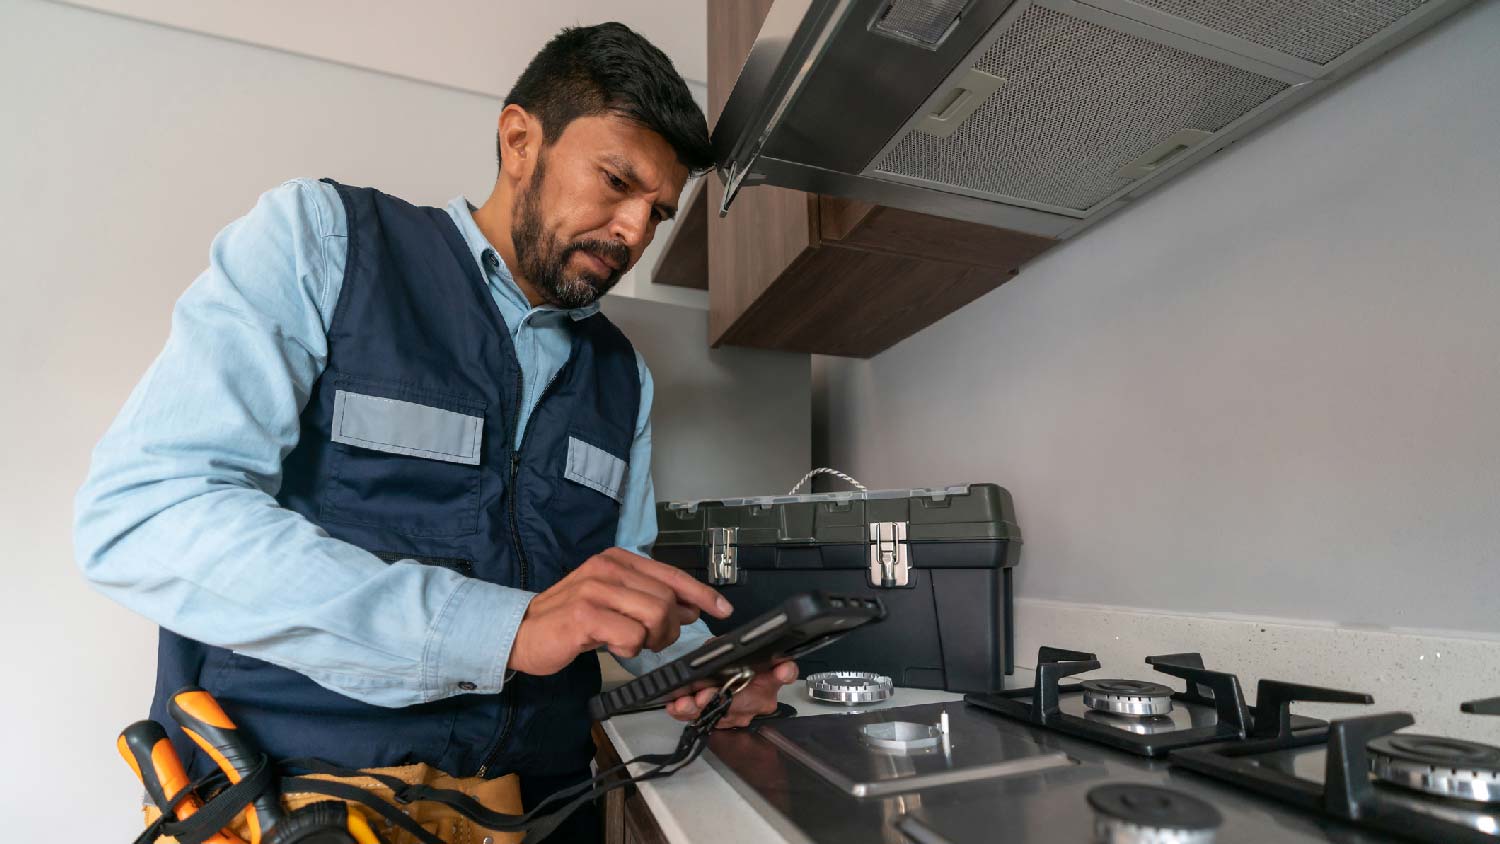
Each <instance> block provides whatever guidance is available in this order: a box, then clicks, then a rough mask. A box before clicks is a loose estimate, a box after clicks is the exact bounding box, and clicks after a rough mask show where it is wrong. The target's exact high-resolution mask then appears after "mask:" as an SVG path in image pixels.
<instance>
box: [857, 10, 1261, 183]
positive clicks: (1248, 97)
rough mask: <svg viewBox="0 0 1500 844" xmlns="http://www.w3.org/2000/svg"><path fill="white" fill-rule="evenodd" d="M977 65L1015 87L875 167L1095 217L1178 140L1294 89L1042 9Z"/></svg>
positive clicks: (898, 146) (901, 144) (912, 138)
mask: <svg viewBox="0 0 1500 844" xmlns="http://www.w3.org/2000/svg"><path fill="white" fill-rule="evenodd" d="M973 67H974V68H975V69H977V70H980V71H983V72H985V73H988V74H992V75H994V76H999V77H1002V78H1004V79H1005V80H1006V81H1005V83H1004V84H1002V85H1001V86H1000V87H999V89H998V90H996V91H995V93H993V94H991V95H990V97H989V98H988V99H986V100H985V102H984V103H983V104H982V105H980V106H979V108H978V109H977V110H975V112H974V113H973V115H971V116H970V117H969V119H968V120H966V121H965V122H964V123H963V125H961V126H959V127H958V128H957V129H955V130H954V132H953V133H952V134H951V135H949V136H948V137H946V138H937V137H934V136H932V135H929V134H927V133H925V132H921V131H918V130H912V131H910V132H908V133H907V134H906V136H905V137H903V138H901V140H900V141H898V142H897V143H895V144H894V145H892V146H891V148H890V150H889V151H888V152H887V153H886V154H885V155H884V156H883V157H882V158H881V159H880V161H879V162H878V163H877V164H876V165H875V166H874V167H873V168H871V169H870V171H869V172H872V173H873V174H875V175H878V174H880V173H886V174H890V175H894V176H901V177H906V178H911V179H921V180H925V181H927V182H932V183H936V184H938V185H950V186H953V187H956V188H961V189H963V190H966V191H971V192H975V193H979V194H983V195H989V196H993V197H995V198H997V199H1005V198H1012V199H1020V200H1025V201H1028V202H1033V203H1040V204H1043V205H1050V206H1054V207H1059V208H1072V209H1076V210H1078V211H1085V210H1087V209H1089V208H1092V207H1093V206H1094V205H1096V204H1097V203H1099V202H1100V201H1101V200H1103V199H1105V198H1106V197H1108V196H1109V195H1111V194H1113V193H1114V192H1115V191H1117V190H1119V189H1121V188H1123V187H1125V186H1127V185H1129V184H1130V182H1131V180H1130V179H1125V178H1121V177H1119V176H1116V175H1115V173H1116V172H1117V171H1118V170H1119V169H1120V168H1122V167H1124V166H1125V165H1127V164H1130V163H1131V162H1133V161H1135V160H1136V159H1138V158H1140V157H1141V156H1142V155H1143V154H1144V153H1145V152H1146V151H1147V150H1149V149H1151V148H1152V147H1154V146H1156V145H1157V144H1159V143H1161V142H1162V141H1163V140H1165V139H1166V138H1168V137H1170V136H1171V135H1172V134H1174V133H1176V132H1178V131H1180V130H1182V129H1200V130H1203V131H1206V132H1216V131H1218V130H1219V129H1222V128H1223V127H1225V126H1226V125H1228V124H1229V123H1231V122H1233V121H1234V120H1235V119H1237V118H1238V117H1240V116H1241V115H1243V114H1245V113H1246V112H1248V111H1250V110H1251V109H1254V108H1255V107H1256V106H1258V105H1260V104H1261V103H1263V102H1265V101H1266V100H1269V99H1271V98H1272V97H1274V96H1276V95H1277V94H1279V93H1281V92H1282V91H1285V90H1286V89H1287V88H1289V87H1290V86H1289V85H1287V83H1285V82H1281V81H1280V80H1276V79H1269V78H1267V77H1264V76H1260V75H1258V74H1255V73H1251V72H1250V71H1247V70H1241V69H1239V68H1237V67H1231V66H1229V65H1226V64H1221V63H1219V62H1216V61H1213V60H1211V59H1206V58H1203V57H1201V56H1195V55H1193V54H1191V53H1187V52H1183V51H1182V50H1177V49H1174V48H1172V47H1165V46H1162V45H1159V44H1155V43H1152V42H1150V41H1145V40H1142V39H1139V38H1136V37H1134V36H1132V35H1127V34H1126V33H1123V32H1118V31H1116V30H1113V29H1109V28H1107V27H1103V26H1098V25H1096V24H1092V23H1089V22H1087V21H1084V20H1080V19H1078V18H1075V17H1072V16H1070V15H1066V14H1063V13H1061V12H1056V11H1053V10H1051V9H1047V8H1044V7H1041V6H1032V7H1031V8H1029V9H1027V10H1026V11H1025V12H1023V13H1022V14H1021V16H1020V17H1019V18H1018V19H1017V20H1016V21H1015V22H1014V24H1013V25H1012V26H1010V27H1009V28H1008V29H1007V30H1006V31H1005V32H1004V33H1002V34H1001V35H1000V37H999V38H998V39H997V40H996V41H995V43H994V44H992V45H991V46H990V48H989V49H988V50H986V51H985V53H984V54H983V55H982V56H981V57H980V58H979V60H978V61H976V62H975V63H974V65H973Z"/></svg>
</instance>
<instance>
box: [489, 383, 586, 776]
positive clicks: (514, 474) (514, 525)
mask: <svg viewBox="0 0 1500 844" xmlns="http://www.w3.org/2000/svg"><path fill="white" fill-rule="evenodd" d="M572 362H573V360H572V358H571V357H569V359H568V360H567V361H566V362H565V363H563V365H562V366H560V367H558V369H557V371H556V372H554V373H552V377H551V378H550V379H548V380H547V386H545V387H543V388H542V394H541V395H539V396H537V399H536V407H533V408H532V409H531V416H528V417H526V427H525V428H523V429H522V430H521V442H520V443H519V444H514V441H512V443H513V444H512V445H511V449H510V489H509V496H508V497H509V498H510V535H511V537H513V538H514V539H515V542H516V556H517V557H518V558H519V559H520V563H521V578H520V581H521V588H522V589H525V588H526V580H527V574H528V571H527V569H528V568H529V566H528V564H527V562H526V548H525V546H523V545H522V544H521V525H520V519H519V517H518V516H517V515H516V498H517V497H518V496H517V495H516V479H517V478H518V477H519V476H520V472H521V451H522V449H523V448H524V447H525V445H526V437H527V436H528V435H529V434H530V433H531V420H532V419H534V418H536V412H537V410H538V408H540V407H541V406H542V401H543V400H544V399H546V398H547V394H548V393H550V392H552V385H553V384H556V383H557V377H558V376H559V375H562V373H563V370H565V369H567V368H568V365H569V364H571V363H572ZM524 389H525V384H523V383H522V381H521V369H520V367H519V366H518V367H516V395H517V396H518V397H519V396H521V393H522V390H524ZM522 401H524V399H522V400H521V401H517V402H516V421H515V424H514V425H512V426H511V430H512V431H514V430H515V429H516V427H518V426H519V425H520V424H521V403H522ZM511 679H512V680H515V679H516V678H514V677H513V678H511ZM510 688H511V687H510V686H509V685H507V686H506V687H505V689H504V691H503V693H505V694H507V695H509V692H510ZM509 696H510V697H512V698H513V697H514V695H509ZM515 721H516V707H515V701H514V700H511V701H508V702H507V705H506V707H505V722H504V723H503V724H502V725H501V727H500V734H499V735H497V736H496V737H495V741H494V743H493V744H491V745H490V747H489V749H488V750H486V751H485V752H484V757H483V758H482V760H481V761H480V763H479V770H478V771H476V772H475V774H474V776H476V777H483V776H484V775H485V773H487V772H488V771H489V769H490V763H491V762H493V761H495V757H496V756H498V755H499V753H500V750H501V748H503V747H505V740H506V739H507V738H510V730H511V727H513V726H515Z"/></svg>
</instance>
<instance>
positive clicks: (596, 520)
mask: <svg viewBox="0 0 1500 844" xmlns="http://www.w3.org/2000/svg"><path fill="white" fill-rule="evenodd" d="M330 183H331V182H330ZM331 184H334V183H331ZM334 186H335V187H336V188H337V189H338V192H339V195H340V196H341V197H342V199H343V203H344V210H345V212H346V214H347V217H348V229H349V239H348V249H349V257H348V265H347V269H346V271H345V274H344V286H343V289H342V291H341V293H340V295H339V301H338V305H337V307H336V309H335V311H334V315H333V320H332V323H331V326H330V328H329V332H328V366H327V368H326V370H325V371H324V373H323V375H322V376H321V377H320V378H319V380H318V382H317V383H316V384H315V385H314V387H313V390H312V395H311V396H310V397H309V399H308V402H307V405H306V408H305V409H304V411H303V413H302V419H301V424H302V431H301V437H300V439H299V441H298V443H297V446H296V448H295V449H294V450H293V451H292V452H291V453H290V454H289V455H287V457H286V459H285V460H284V461H283V472H284V477H283V480H282V487H281V491H280V493H279V495H277V501H278V502H280V504H281V506H283V507H286V508H287V509H290V510H295V511H296V512H298V513H301V514H302V515H303V516H305V517H306V518H307V519H308V520H309V521H311V522H313V523H314V524H316V525H319V526H320V527H322V528H323V529H324V530H326V531H327V532H328V533H329V534H331V535H332V536H334V537H335V538H338V539H342V540H344V541H346V542H350V543H353V544H355V545H358V546H359V547H361V548H364V549H366V550H368V551H371V552H373V553H375V554H377V555H378V556H380V557H382V558H383V559H387V560H395V559H401V558H416V559H418V560H421V561H422V562H423V563H424V564H429V565H441V566H447V567H451V568H454V569H456V570H458V571H460V572H461V573H462V574H464V575H466V576H470V577H477V578H480V579H482V580H487V581H490V582H492V583H499V584H502V585H505V586H514V587H520V588H524V589H529V590H531V591H533V592H540V591H542V590H543V589H546V588H547V587H549V586H551V585H553V584H554V583H556V582H557V581H558V580H560V579H562V577H563V576H564V575H565V574H567V572H568V571H569V570H571V569H572V568H574V567H576V566H578V565H579V564H580V563H582V562H583V561H584V560H586V559H588V558H589V557H590V556H592V555H593V554H596V553H598V552H599V551H602V550H604V549H605V548H607V547H609V546H611V545H613V544H614V542H615V527H616V523H617V522H618V520H619V504H618V502H616V501H615V500H614V499H613V498H611V497H610V496H608V495H605V494H603V493H601V492H598V491H596V490H595V489H592V488H590V487H589V486H586V485H583V484H579V483H575V482H574V481H572V480H569V479H567V478H565V476H564V475H565V468H566V465H567V459H568V443H569V439H570V438H572V439H576V440H579V441H581V442H583V443H587V444H589V445H592V446H594V447H595V448H598V449H602V450H604V451H606V452H608V453H609V454H611V455H613V456H615V457H618V458H619V459H620V460H628V459H629V455H630V445H631V440H632V437H633V433H634V426H635V420H636V416H637V413H638V411H639V406H640V387H641V385H640V374H639V372H638V371H637V369H636V358H635V352H634V350H633V349H632V347H631V345H630V342H629V341H628V340H626V339H625V336H624V335H623V334H621V333H620V331H619V330H618V329H617V328H615V327H614V325H612V324H611V323H610V322H609V321H608V320H607V319H606V318H605V317H604V316H603V315H602V314H595V315H594V316H592V317H589V318H587V319H584V320H579V321H575V322H573V323H572V326H573V329H574V338H573V347H572V353H571V356H570V358H569V360H568V362H567V363H566V364H565V365H564V366H563V368H562V370H561V371H560V372H558V374H557V376H556V377H555V378H554V379H553V381H552V383H551V384H550V385H549V386H548V387H547V388H546V391H545V392H544V393H543V396H542V399H541V401H540V402H539V403H538V405H537V407H536V409H535V410H534V411H533V413H532V415H531V418H530V421H529V423H528V424H527V430H526V431H525V432H524V437H525V439H524V441H523V442H522V444H521V446H520V447H519V448H514V447H513V445H514V443H515V442H516V437H515V433H516V425H517V420H518V415H519V408H520V405H521V401H522V393H521V370H520V364H519V363H518V361H517V359H516V354H515V349H514V347H513V345H512V343H511V339H510V332H509V330H508V329H507V327H506V325H505V323H504V321H503V319H502V318H501V316H500V311H499V309H498V308H497V307H496V304H495V302H494V299H493V298H492V295H491V293H490V291H489V290H488V288H487V287H486V283H485V280H484V277H483V276H482V274H481V273H480V269H479V267H478V266H477V265H476V263H475V261H474V257H473V253H472V252H471V251H470V250H469V248H468V246H467V245H466V243H465V242H464V239H463V236H462V235H461V234H460V233H459V230H458V227H457V226H455V225H454V223H453V220H452V219H451V218H450V217H449V216H448V214H447V212H445V211H443V210H442V209H439V208H419V207H415V206H412V205H409V204H407V203H405V202H402V201H401V200H399V199H396V198H394V197H391V196H387V195H385V194H383V193H380V192H378V191H375V190H372V189H369V188H350V187H346V186H343V185H338V184H334ZM339 391H345V392H348V393H357V394H359V395H362V396H371V397H376V398H388V399H396V400H400V401H403V402H411V403H415V404H419V405H424V406H426V407H430V408H440V409H442V410H448V411H453V412H457V413H461V414H464V415H467V416H471V417H483V426H482V434H481V437H480V440H479V460H478V463H477V465H475V464H471V463H460V462H451V461H448V460H440V459H428V458H426V457H422V456H415V455H410V454H393V453H389V452H387V451H377V450H370V449H366V448H361V447H358V446H356V445H351V444H347V443H346V442H342V441H340V442H335V441H333V436H332V431H333V421H334V418H335V401H336V399H335V397H336V395H337V393H338V392H339ZM376 623H378V619H377V620H376ZM497 623H499V620H498V619H497ZM497 658H498V655H497ZM190 683H196V684H197V685H200V686H202V687H203V688H205V689H207V690H208V691H210V692H212V693H213V694H214V696H216V697H217V698H218V699H219V701H220V702H221V703H222V704H223V705H224V708H225V710H226V711H227V712H228V713H229V715H230V717H232V718H234V719H235V721H236V722H237V723H238V725H239V726H240V727H241V729H242V730H243V731H244V732H245V733H247V734H248V736H249V738H250V739H252V740H253V741H254V742H255V743H256V744H257V745H258V746H259V747H260V748H261V749H262V750H264V751H265V752H267V753H269V754H270V755H271V756H272V757H273V758H288V757H295V756H315V757H318V758H321V759H325V760H327V761H330V762H333V763H335V764H337V765H341V766H344V767H349V768H370V767H381V766H387V765H404V764H410V763H416V762H425V763H427V764H429V765H433V766H434V767H437V768H438V769H440V770H442V771H445V772H447V773H450V774H453V775H455V776H472V775H474V774H476V773H478V772H479V771H480V770H481V768H483V769H484V770H485V775H486V776H498V775H501V774H504V773H508V772H512V771H515V772H519V773H521V774H523V775H527V774H530V775H538V776H550V775H566V774H571V773H574V772H577V771H580V770H583V769H585V768H587V766H588V763H589V759H590V757H591V756H592V753H593V746H592V743H591V740H590V737H589V719H588V715H587V713H586V710H585V704H586V702H587V698H588V696H589V695H591V694H593V693H595V692H597V691H598V688H599V669H598V663H597V662H596V660H595V658H594V655H593V654H584V655H583V656H580V657H579V658H578V659H577V660H575V661H574V663H573V664H572V665H571V666H569V667H568V668H566V669H564V670H563V671H561V672H559V673H558V674H555V675H552V676H550V677H532V676H527V675H520V674H518V675H516V676H515V677H514V678H512V679H511V681H510V682H508V683H506V684H505V688H504V690H503V691H502V692H501V693H500V694H497V695H487V694H462V693H460V694H456V695H454V696H451V697H447V698H443V699H441V700H437V701H434V702H431V703H426V704H421V705H417V706H411V707H407V708H403V709H388V708H382V707H377V706H372V705H369V704H365V703H361V702H359V701H357V700H354V699H352V698H348V697H345V696H343V695H340V694H337V693H335V692H332V691H329V690H328V689H325V688H323V687H322V686H319V685H318V684H317V683H314V682H313V681H312V680H310V679H308V678H307V677H305V676H303V675H301V674H298V673H296V672H294V671H289V670H287V669H284V668H279V667H277V666H274V665H271V664H270V663H267V662H264V661H261V660H258V659H253V658H251V657H248V656H245V655H243V654H237V653H232V652H230V651H227V650H224V649H221V648H216V647H211V646H208V645H204V644H202V643H200V642H196V641H194V640H191V639H187V638H184V637H182V636H179V635H177V634H175V633H172V632H170V631H168V630H165V629H163V630H162V631H161V637H160V644H159V652H158V659H157V683H156V699H155V701H154V702H153V704H152V707H151V716H152V718H154V719H155V720H157V721H159V722H161V723H162V724H167V725H171V724H172V723H173V722H172V719H171V717H170V716H169V715H168V714H167V712H166V700H167V697H168V696H169V695H171V694H172V693H173V692H175V691H176V690H177V689H179V688H181V687H182V686H184V685H187V684H190ZM170 732H171V733H172V734H173V735H174V739H176V741H175V743H176V745H177V750H178V752H179V753H181V754H182V755H183V758H184V760H186V761H187V762H188V766H189V770H190V773H191V774H192V775H193V776H195V777H196V776H200V775H202V774H203V773H205V772H207V771H208V770H211V767H212V763H211V762H210V761H209V760H208V759H207V758H206V757H205V756H204V755H203V754H202V753H200V752H199V751H198V750H197V748H196V747H195V746H193V745H192V744H191V743H190V742H187V741H185V740H183V739H184V737H183V736H182V735H181V733H180V731H178V730H176V729H171V730H170Z"/></svg>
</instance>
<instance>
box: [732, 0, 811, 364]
mask: <svg viewBox="0 0 1500 844" xmlns="http://www.w3.org/2000/svg"><path fill="white" fill-rule="evenodd" d="M770 11H771V0H733V2H723V1H722V0H708V110H709V114H708V121H709V125H713V124H714V123H716V122H718V119H719V112H721V111H723V109H724V102H725V101H726V100H728V99H729V92H730V91H731V90H733V88H734V81H735V80H736V79H738V78H739V75H740V68H741V67H742V66H743V65H744V63H745V57H746V56H747V55H749V54H750V47H751V46H752V45H754V44H755V36H756V35H757V34H758V33H759V32H760V25H761V22H762V21H764V20H765V18H766V13H768V12H770ZM705 180H706V181H707V182H708V184H707V188H708V190H707V198H708V277H709V285H708V302H709V304H708V333H709V341H710V342H711V343H712V344H713V345H715V346H718V345H719V344H720V343H722V342H724V335H725V333H726V332H727V331H728V330H729V329H730V328H731V327H732V326H733V325H734V324H735V322H736V321H738V319H739V317H740V315H741V314H743V313H744V312H745V311H746V310H747V309H748V308H750V307H751V306H753V305H754V304H755V302H756V300H757V299H759V298H760V297H761V295H762V294H764V293H765V291H766V290H767V289H768V288H769V287H770V286H771V285H772V284H773V283H774V282H775V281H776V280H777V279H778V278H779V277H780V276H781V274H782V273H783V272H784V271H785V270H786V268H787V267H788V266H790V265H791V264H792V263H793V262H794V261H796V260H797V259H798V258H800V257H801V256H802V254H803V253H804V252H806V251H807V250H809V249H813V248H815V247H816V246H817V234H816V231H815V225H816V221H817V217H816V210H815V209H816V202H817V198H816V197H813V196H809V195H808V194H805V193H802V192H801V191H794V190H785V189H783V188H756V189H754V190H748V191H743V192H741V193H740V194H739V196H737V197H736V198H735V201H734V208H733V211H732V214H731V216H730V217H728V218H720V217H719V206H720V204H722V203H723V201H724V185H723V183H722V182H721V181H720V179H719V177H718V176H717V175H716V174H713V173H710V174H708V175H707V177H706V179H705ZM715 279H718V282H717V283H715Z"/></svg>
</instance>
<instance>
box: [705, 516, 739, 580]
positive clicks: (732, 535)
mask: <svg viewBox="0 0 1500 844" xmlns="http://www.w3.org/2000/svg"><path fill="white" fill-rule="evenodd" d="M739 532H740V531H739V528H732V527H730V528H723V527H716V528H709V529H708V582H709V583H711V584H713V585H714V586H724V585H726V584H732V583H738V582H739V579H740V567H739V563H738V562H736V558H737V557H738V554H739V548H738V546H736V545H735V542H736V541H737V540H738V536H739Z"/></svg>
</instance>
